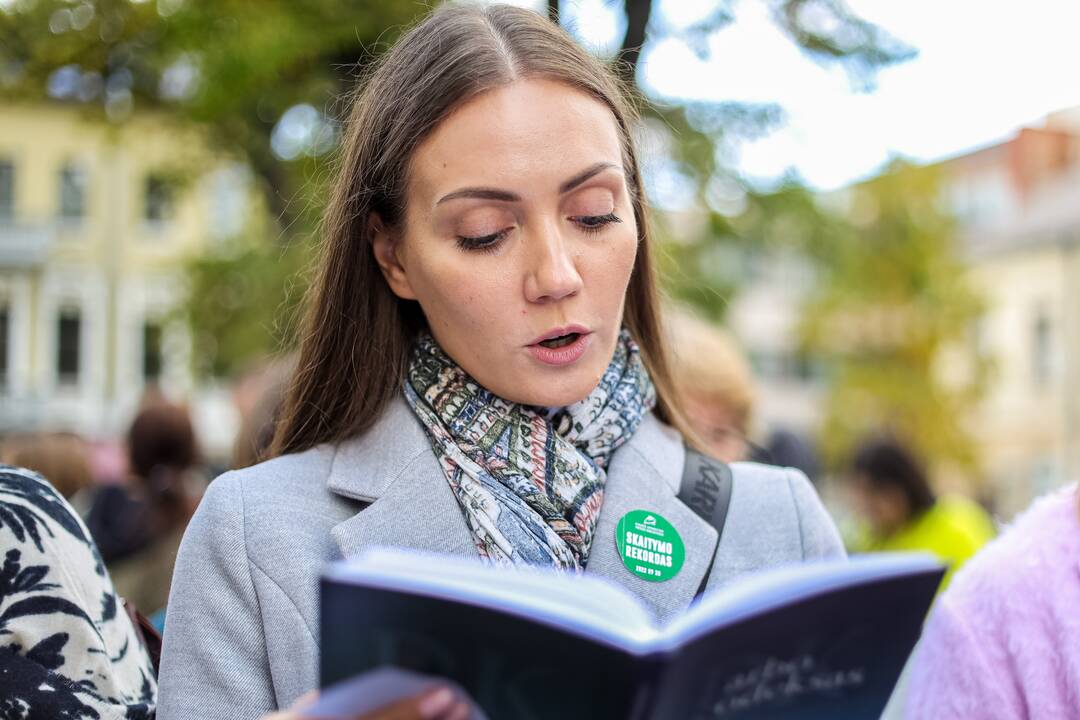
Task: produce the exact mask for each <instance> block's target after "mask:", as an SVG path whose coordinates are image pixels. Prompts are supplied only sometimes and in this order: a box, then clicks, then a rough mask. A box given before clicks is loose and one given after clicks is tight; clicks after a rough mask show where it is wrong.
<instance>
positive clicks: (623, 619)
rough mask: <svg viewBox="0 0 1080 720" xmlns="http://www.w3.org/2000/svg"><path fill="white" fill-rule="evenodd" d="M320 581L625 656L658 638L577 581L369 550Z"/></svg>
mask: <svg viewBox="0 0 1080 720" xmlns="http://www.w3.org/2000/svg"><path fill="white" fill-rule="evenodd" d="M325 577H326V578H327V579H329V580H333V581H339V582H346V583H356V584H364V585H369V586H375V587H385V588H388V589H393V590H398V591H404V592H410V593H417V594H424V595H428V596H432V597H441V598H446V599H448V600H454V601H457V602H464V603H470V604H474V605H481V606H484V607H490V608H493V609H499V610H503V611H505V612H508V613H513V614H516V615H519V616H522V617H526V618H529V619H531V620H534V621H536V622H542V623H546V624H549V625H553V626H555V627H558V628H561V629H564V630H567V631H570V632H573V633H576V634H579V635H583V636H585V637H588V638H592V639H594V640H597V641H600V642H605V643H607V644H609V645H613V646H615V647H618V648H620V649H624V650H627V651H629V652H640V651H642V650H643V649H645V648H648V647H650V646H651V645H652V644H654V642H655V639H656V637H657V634H658V631H657V628H656V627H655V625H654V623H653V620H652V615H651V613H650V612H649V611H648V609H646V608H645V606H644V605H642V604H641V602H640V601H639V600H638V599H637V598H635V597H633V596H631V595H629V594H628V593H627V592H626V591H625V590H623V589H622V588H620V587H618V586H616V585H614V584H612V583H609V582H606V581H604V580H601V579H599V578H595V577H589V576H584V575H576V574H572V573H565V572H557V571H554V570H545V569H539V568H529V567H513V568H502V567H493V566H490V565H485V564H483V563H481V562H478V561H476V560H468V559H463V558H457V557H451V556H442V555H432V554H426V553H415V552H408V551H404V550H397V549H389V548H376V549H372V550H368V551H366V552H364V553H362V554H361V555H359V556H358V557H356V558H354V559H350V560H347V561H344V562H341V563H335V564H334V565H332V566H331V567H330V569H329V570H328V571H327V572H326V573H325Z"/></svg>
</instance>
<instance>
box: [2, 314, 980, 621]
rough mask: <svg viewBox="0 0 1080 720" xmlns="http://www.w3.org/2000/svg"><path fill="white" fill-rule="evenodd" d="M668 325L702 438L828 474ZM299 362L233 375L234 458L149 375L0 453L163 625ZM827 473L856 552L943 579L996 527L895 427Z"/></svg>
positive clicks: (679, 326) (689, 322) (690, 322)
mask: <svg viewBox="0 0 1080 720" xmlns="http://www.w3.org/2000/svg"><path fill="white" fill-rule="evenodd" d="M669 328H670V335H671V342H672V347H673V349H674V353H673V355H674V357H675V360H676V363H677V367H676V373H675V376H676V378H677V382H678V383H679V390H680V392H681V393H682V395H683V397H684V399H685V407H686V412H687V414H688V416H689V417H688V419H689V421H690V423H691V425H692V427H693V428H694V429H695V431H696V432H697V434H698V438H697V440H698V442H699V443H700V444H701V445H703V446H704V448H705V449H706V450H707V451H708V452H710V453H711V454H712V455H714V456H715V457H718V458H720V459H722V460H724V461H727V462H737V461H754V462H763V463H767V464H773V465H782V466H788V467H796V468H798V469H800V470H802V471H803V472H804V473H806V475H807V476H808V477H809V478H810V479H811V480H812V481H814V482H815V483H820V482H821V475H822V473H821V468H820V462H819V460H818V457H817V454H816V452H815V449H814V444H813V442H812V440H811V439H809V438H806V437H803V436H801V435H799V434H797V433H795V432H792V431H790V430H787V429H784V428H771V429H769V431H768V432H762V431H761V430H760V429H759V428H758V427H757V425H756V424H755V416H754V405H755V388H754V379H753V373H752V371H751V368H750V365H749V363H748V362H747V360H746V358H745V357H744V355H743V354H742V352H741V351H740V349H739V347H738V346H737V344H736V343H735V342H734V340H733V339H732V338H731V337H730V336H729V335H728V334H727V333H726V332H725V331H724V330H722V329H721V328H719V327H717V326H715V325H713V324H711V323H709V322H707V321H705V320H704V319H702V318H700V317H697V316H696V315H693V314H691V313H689V312H687V311H684V310H679V309H671V311H670V312H669ZM291 368H292V359H291V358H290V357H288V356H285V357H283V358H279V359H276V360H272V361H268V362H265V363H262V364H259V365H257V366H256V367H254V368H252V369H251V370H250V371H249V372H247V373H245V374H243V375H242V376H241V377H239V378H237V379H236V381H235V382H234V384H233V391H232V399H233V403H234V405H235V408H236V410H237V413H238V416H239V418H240V424H239V431H238V433H237V436H236V438H235V441H234V443H233V451H232V455H231V457H230V458H229V459H228V462H227V463H220V462H219V463H215V462H213V461H212V460H210V459H208V458H206V457H204V455H203V454H202V452H201V451H200V448H199V443H198V441H197V437H198V433H197V432H196V428H195V427H194V424H193V420H192V413H191V412H190V409H189V408H188V407H186V406H185V405H183V404H178V403H176V402H173V401H171V400H169V399H167V398H165V397H164V396H162V395H161V394H160V393H159V392H158V391H157V390H155V389H153V388H151V389H150V390H149V391H148V392H147V393H146V394H145V395H144V397H143V398H142V401H141V402H140V404H139V407H138V408H137V410H136V412H135V414H134V417H133V418H132V420H131V423H130V425H129V426H128V429H127V433H126V435H125V436H124V437H123V438H122V439H120V440H118V441H115V442H103V441H100V440H94V441H91V440H88V439H85V438H82V437H79V436H77V435H75V434H72V433H67V432H36V433H24V434H13V435H9V436H8V437H5V438H4V439H3V441H2V443H0V460H2V461H3V462H4V463H6V464H9V465H14V466H18V467H24V468H28V469H31V470H34V471H36V472H38V473H40V474H41V475H42V476H44V477H46V478H48V479H49V481H50V482H51V483H52V484H53V485H54V486H55V487H56V489H57V490H58V491H59V492H60V493H61V494H62V495H63V496H64V497H65V498H66V499H67V500H68V501H69V502H70V503H71V505H72V506H73V507H74V508H75V509H76V511H77V512H78V513H79V514H80V516H81V517H82V518H83V520H84V521H85V523H86V525H87V527H88V528H89V530H90V532H91V535H92V536H93V539H94V541H95V542H96V543H97V546H98V548H99V550H100V552H101V557H102V560H103V561H104V562H105V565H106V566H107V568H108V570H109V572H110V574H111V576H112V578H113V580H114V582H115V585H116V588H117V593H118V594H119V595H120V596H121V597H123V598H126V599H127V600H128V601H130V602H131V603H133V604H134V605H135V607H137V608H138V609H139V610H140V611H142V612H143V613H145V614H146V615H147V616H149V617H150V619H151V621H152V622H153V624H154V625H155V627H157V628H158V629H159V630H160V629H161V628H163V626H164V619H165V605H166V602H167V600H168V593H169V582H170V578H171V576H172V571H173V564H174V562H175V558H176V552H177V549H178V548H179V545H180V540H181V538H182V537H183V533H184V529H185V528H186V526H187V523H188V521H189V520H190V518H191V516H192V514H193V513H194V511H195V509H196V507H197V506H198V503H199V500H200V498H201V497H202V494H203V492H204V491H205V489H206V487H207V485H208V484H209V482H210V481H211V480H212V478H213V477H215V476H216V475H217V474H219V473H220V472H222V471H224V470H226V469H232V468H242V467H247V466H249V465H252V464H255V463H256V462H259V461H260V460H261V459H263V458H265V454H266V452H267V451H268V449H269V447H270V444H271V441H272V440H273V433H274V421H275V417H276V414H277V412H278V409H279V407H280V404H281V401H282V398H283V397H284V392H285V387H286V383H287V382H288V378H289V373H290V371H291ZM831 484H832V485H833V486H834V487H831V488H827V489H826V490H828V491H827V492H823V495H825V497H827V498H829V501H830V505H832V506H833V507H831V508H830V509H831V510H833V512H834V514H835V515H836V516H837V517H838V518H839V519H840V520H841V525H842V527H843V528H844V531H845V536H846V537H845V541H846V543H847V545H848V548H849V550H850V551H851V552H875V551H890V550H927V551H930V552H932V553H934V554H935V555H937V556H938V557H939V558H941V559H942V560H943V561H945V562H946V563H947V564H948V566H949V572H948V575H947V576H946V584H947V583H948V580H949V579H950V578H951V577H952V575H953V573H954V572H955V571H956V569H957V568H958V567H960V565H962V564H963V563H964V562H965V561H966V560H967V559H968V558H970V557H971V556H973V555H974V554H975V553H976V552H977V551H978V550H979V548H980V547H981V546H982V545H983V544H985V543H986V542H987V541H989V540H990V539H991V538H993V537H994V535H995V527H994V523H993V522H992V521H991V519H990V516H989V515H988V514H987V512H986V511H985V510H984V509H983V508H981V507H980V506H979V505H978V504H976V503H975V502H974V501H972V500H969V499H966V498H963V497H954V496H947V497H938V496H937V495H936V494H935V492H934V490H933V488H934V485H935V483H934V482H933V479H932V478H931V477H930V476H929V475H928V472H927V469H926V468H925V466H924V463H923V461H922V460H921V459H920V458H919V457H918V455H917V454H916V453H915V452H914V451H913V450H912V449H911V448H910V447H909V446H907V445H906V444H905V443H904V441H903V440H902V439H900V438H896V437H892V436H889V435H887V434H882V433H873V434H868V435H867V438H866V440H865V441H864V442H863V443H862V444H861V445H860V446H859V448H858V449H857V451H856V452H855V453H854V454H853V456H852V458H851V461H850V463H849V465H848V467H847V468H846V469H845V471H844V472H842V473H841V474H840V476H839V477H838V478H835V479H834V481H833V482H832V483H831ZM943 587H944V585H943Z"/></svg>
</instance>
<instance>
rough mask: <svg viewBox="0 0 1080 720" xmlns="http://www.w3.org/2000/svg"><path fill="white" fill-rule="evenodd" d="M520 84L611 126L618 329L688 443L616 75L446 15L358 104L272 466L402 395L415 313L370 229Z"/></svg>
mask: <svg viewBox="0 0 1080 720" xmlns="http://www.w3.org/2000/svg"><path fill="white" fill-rule="evenodd" d="M526 77H543V78H547V79H551V80H556V81H558V82H562V83H565V84H567V85H569V86H571V87H574V88H576V89H578V90H581V91H584V92H586V93H588V94H589V95H590V96H592V97H594V98H595V99H597V100H598V101H600V102H602V103H604V105H606V106H607V107H608V108H609V109H610V110H611V112H612V114H613V115H614V117H615V120H616V123H617V124H618V129H619V134H620V135H621V139H622V145H623V155H624V157H623V163H624V171H625V173H626V178H627V183H628V185H629V189H630V193H631V196H632V198H633V201H632V202H633V206H634V216H635V219H636V220H637V227H638V239H639V243H638V250H637V257H636V260H635V263H634V270H633V273H632V275H631V277H630V284H629V287H628V289H627V298H626V308H625V311H624V319H623V322H624V324H625V325H626V327H627V328H628V329H629V330H630V332H631V334H632V335H633V337H634V338H635V339H636V340H637V342H638V344H639V345H640V346H641V350H642V357H643V359H644V361H645V364H646V367H647V368H648V370H649V373H650V375H651V377H652V379H653V383H654V384H655V386H656V390H657V408H656V412H657V415H658V416H659V417H660V419H661V420H664V421H665V422H667V423H669V424H671V425H673V426H675V427H676V428H677V429H679V430H680V431H682V432H683V434H684V436H685V437H687V438H693V433H692V432H691V431H690V430H689V427H688V425H687V423H686V422H685V420H684V419H683V414H682V412H681V411H680V409H679V407H678V404H677V403H678V401H677V399H676V393H675V392H674V385H673V383H672V378H671V371H670V369H669V363H668V357H667V354H666V352H665V350H664V342H663V338H664V334H663V332H662V328H661V319H660V309H659V293H658V289H657V281H656V268H655V262H654V259H653V254H652V243H651V241H650V237H649V234H650V233H649V222H648V214H647V211H646V207H645V203H644V199H643V197H642V194H643V193H642V190H641V188H642V185H641V173H640V169H639V167H638V162H637V156H636V153H635V150H634V146H633V139H632V136H631V132H632V128H633V124H634V122H635V120H636V114H635V109H634V107H633V106H632V104H631V103H630V102H629V101H628V97H632V96H630V95H629V93H627V92H626V90H625V89H624V88H623V87H622V86H621V85H620V83H619V81H618V80H617V79H616V77H615V75H614V73H612V72H611V70H610V69H608V68H607V67H606V66H605V65H604V64H603V63H602V62H601V61H600V60H598V59H597V58H594V57H593V56H591V55H589V53H587V52H586V51H585V50H583V49H582V48H581V47H579V46H578V45H577V44H576V43H575V42H574V41H573V39H572V38H570V36H569V35H567V34H566V33H565V32H564V31H563V30H562V29H561V28H559V27H558V26H557V25H555V24H554V23H551V22H550V21H548V20H547V19H546V18H544V17H542V16H540V15H538V14H536V13H534V12H532V11H529V10H525V9H521V8H516V7H511V6H506V5H489V6H485V7H478V6H464V5H450V6H443V7H441V8H439V9H437V10H436V11H434V12H433V13H432V14H431V15H429V16H428V17H427V18H426V19H424V20H423V21H421V22H420V23H419V24H418V25H416V26H415V27H413V28H412V29H411V30H409V31H408V32H407V33H406V34H405V35H403V36H402V37H401V38H400V39H399V40H398V41H397V43H396V44H395V45H394V46H393V47H392V48H391V49H390V50H388V51H387V53H386V54H385V55H384V56H383V57H382V59H381V60H380V62H379V63H378V65H377V67H376V68H375V69H374V71H373V72H372V74H371V75H370V77H369V78H368V80H367V82H366V83H363V84H362V86H361V88H360V89H359V91H358V95H357V96H356V97H355V98H354V99H353V107H352V111H351V115H350V117H349V120H348V123H347V129H346V132H345V139H344V145H343V148H342V153H341V156H340V158H339V161H338V162H339V167H338V169H337V181H336V183H335V184H334V189H333V194H332V197H331V199H330V203H329V205H328V207H327V209H326V214H325V216H324V218H323V227H322V239H323V247H322V252H321V257H320V258H319V261H318V263H319V264H318V270H317V275H316V277H315V279H314V282H313V284H312V286H311V287H310V289H309V291H308V296H307V298H306V304H307V309H306V315H305V317H304V321H303V326H302V330H301V337H300V351H299V359H298V363H297V368H296V372H295V374H294V376H293V379H292V382H291V384H290V387H289V390H288V394H287V396H286V400H285V404H284V407H283V409H282V413H281V416H280V420H279V423H278V426H277V431H276V434H275V436H274V443H273V447H272V449H271V454H272V455H281V454H285V453H292V452H299V451H302V450H306V449H308V448H310V447H313V446H315V445H318V444H320V443H325V442H336V441H340V440H343V439H345V438H348V437H351V436H354V435H359V434H362V433H364V432H365V431H366V430H368V429H369V428H370V427H371V426H372V425H373V424H374V423H375V421H376V420H377V419H378V417H379V416H380V414H381V413H382V412H383V411H384V410H385V408H386V406H387V404H388V403H389V402H390V401H391V399H392V398H393V397H394V395H395V394H396V393H399V392H400V391H401V386H402V381H403V378H404V373H405V368H406V364H407V362H408V357H409V352H410V349H411V347H412V344H413V341H414V339H415V337H416V335H417V333H418V331H419V330H421V329H422V328H423V327H424V318H423V315H422V314H421V312H420V308H419V306H418V305H417V304H416V303H415V302H413V301H404V300H401V299H399V298H397V297H396V296H395V295H394V294H393V293H392V292H391V290H390V288H389V286H388V285H387V284H386V281H385V279H384V278H383V276H382V273H381V272H380V270H379V267H378V265H377V264H376V262H375V257H374V254H373V252H372V249H371V244H370V236H369V231H368V218H369V216H370V215H371V213H378V214H379V216H380V217H381V218H382V221H383V222H384V223H386V224H387V225H389V226H390V227H400V226H401V223H402V221H403V220H404V214H405V207H404V198H405V191H406V183H407V180H408V178H407V171H408V166H409V161H410V158H411V157H412V154H413V151H414V149H415V148H416V147H417V146H418V145H419V143H420V142H421V141H422V140H423V139H424V138H425V137H427V136H428V135H429V134H430V133H431V132H432V130H433V129H434V128H435V127H436V126H437V125H438V124H439V122H440V121H441V120H442V119H443V118H445V117H446V116H447V115H448V114H449V113H450V112H451V111H453V109H454V108H456V107H458V106H460V105H461V104H462V103H464V102H466V101H468V100H469V99H470V98H473V97H475V96H477V95H478V94H480V93H482V92H484V91H486V90H490V89H492V88H496V87H499V86H503V85H507V84H509V83H511V82H513V81H514V80H517V79H521V78H526Z"/></svg>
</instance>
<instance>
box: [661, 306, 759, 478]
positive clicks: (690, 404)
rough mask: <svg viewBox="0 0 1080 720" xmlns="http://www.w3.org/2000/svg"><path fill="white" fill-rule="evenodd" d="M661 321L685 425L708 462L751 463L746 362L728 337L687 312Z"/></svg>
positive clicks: (749, 387) (671, 311)
mask: <svg viewBox="0 0 1080 720" xmlns="http://www.w3.org/2000/svg"><path fill="white" fill-rule="evenodd" d="M665 319H666V321H667V323H668V332H669V334H670V336H671V348H672V358H673V360H674V367H673V374H674V377H675V384H676V387H677V390H678V392H679V394H680V396H681V397H682V400H683V403H684V410H685V412H686V417H687V420H689V422H690V424H691V425H692V426H693V428H694V430H695V432H697V434H698V437H700V438H701V440H702V441H703V442H705V443H706V444H707V448H706V449H707V450H708V451H709V452H710V453H711V454H712V455H713V457H716V458H718V459H720V460H723V461H724V462H737V461H739V460H749V459H751V454H752V448H751V446H750V443H749V440H748V439H747V438H748V436H749V434H750V428H751V423H752V421H753V415H754V387H753V380H752V377H751V374H750V365H749V363H747V361H746V358H745V357H744V356H743V354H742V353H741V352H740V351H739V348H738V346H737V345H736V343H735V341H734V340H733V339H732V338H731V336H730V335H729V334H728V333H727V332H725V331H724V330H723V329H721V328H719V327H717V326H716V325H713V324H712V323H709V322H707V321H705V320H704V319H702V318H700V317H698V316H696V315H694V314H692V313H691V312H689V311H688V310H685V309H682V308H677V307H675V308H669V309H668V312H667V314H666V315H665ZM755 459H757V458H755Z"/></svg>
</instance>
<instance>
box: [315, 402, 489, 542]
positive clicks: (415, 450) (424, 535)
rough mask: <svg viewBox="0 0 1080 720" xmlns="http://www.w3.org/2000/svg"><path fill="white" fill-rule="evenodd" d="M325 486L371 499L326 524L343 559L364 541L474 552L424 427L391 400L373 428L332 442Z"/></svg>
mask: <svg viewBox="0 0 1080 720" xmlns="http://www.w3.org/2000/svg"><path fill="white" fill-rule="evenodd" d="M327 486H328V487H329V489H330V490H331V491H332V492H334V493H336V494H338V495H343V496H345V497H349V498H352V499H354V500H360V501H363V502H366V503H369V504H368V505H367V506H366V507H364V509H363V510H361V511H360V512H359V513H357V514H356V515H354V516H353V517H351V518H349V519H348V520H345V521H344V522H342V523H339V524H338V525H336V526H335V527H334V528H333V529H332V530H331V535H332V536H333V538H334V540H335V542H336V543H337V545H338V548H339V549H340V550H341V554H342V556H343V557H350V556H352V555H356V554H358V553H360V552H361V551H363V550H364V549H366V548H369V547H378V546H383V547H397V548H408V549H412V550H420V551H425V552H433V553H449V554H453V555H460V556H478V555H479V553H478V551H477V549H476V545H475V544H474V543H473V540H472V534H471V533H470V532H469V526H468V525H467V524H466V522H465V515H464V513H462V512H461V507H460V506H459V505H458V501H457V498H455V497H454V491H453V490H451V489H450V484H449V483H448V482H446V478H445V477H444V476H443V472H442V468H441V467H439V463H438V460H436V459H435V455H434V453H432V451H431V444H430V442H429V441H428V438H427V435H426V434H425V433H424V429H423V428H422V427H421V426H420V423H419V421H418V420H417V419H416V417H415V416H414V415H413V412H412V409H411V408H410V407H409V406H408V404H407V403H406V402H405V399H404V398H395V399H394V401H393V402H392V403H391V404H390V406H389V407H388V408H387V410H386V412H385V413H384V414H383V416H382V417H381V418H380V419H379V421H378V422H377V423H376V424H375V426H374V427H372V429H371V430H369V431H368V432H366V433H364V435H362V436H360V437H358V438H353V439H350V440H347V441H345V442H343V443H341V444H340V445H339V446H338V449H337V452H336V454H335V456H334V460H333V462H332V464H331V466H330V475H329V478H328V480H327Z"/></svg>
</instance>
